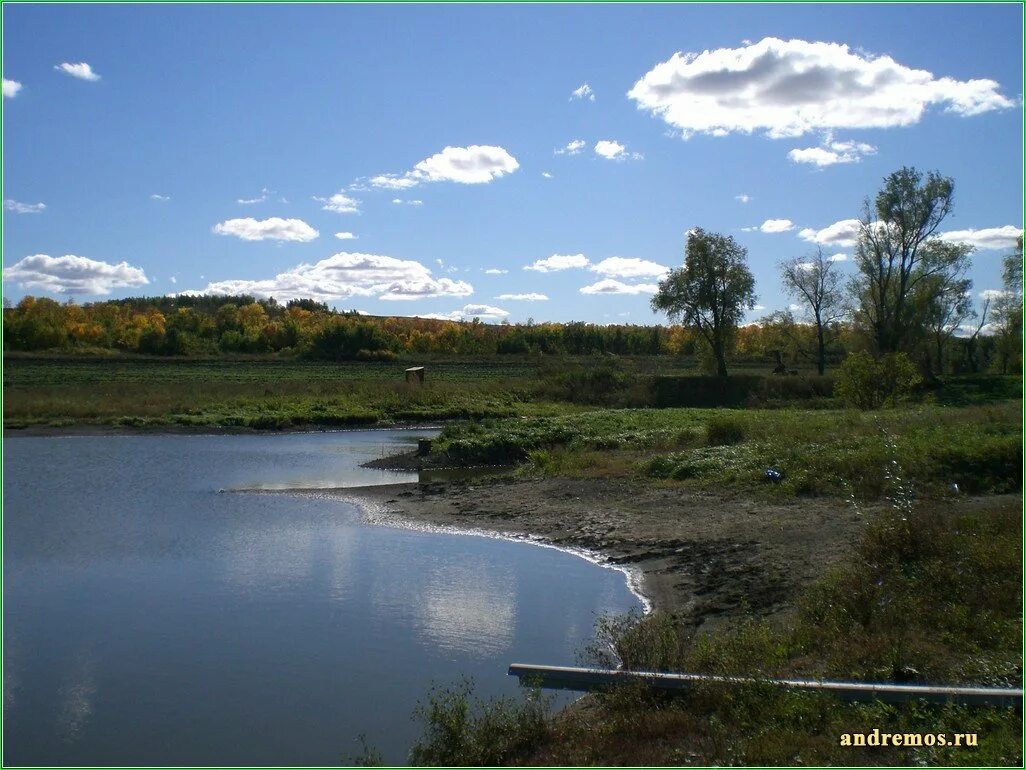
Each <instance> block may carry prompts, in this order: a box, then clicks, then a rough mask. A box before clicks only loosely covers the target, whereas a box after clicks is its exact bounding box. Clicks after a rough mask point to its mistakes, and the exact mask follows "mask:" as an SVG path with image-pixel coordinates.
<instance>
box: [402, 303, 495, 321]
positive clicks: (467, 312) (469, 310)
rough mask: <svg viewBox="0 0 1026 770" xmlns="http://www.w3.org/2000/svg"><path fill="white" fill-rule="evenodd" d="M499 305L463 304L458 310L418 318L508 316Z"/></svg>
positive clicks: (468, 319) (490, 318)
mask: <svg viewBox="0 0 1026 770" xmlns="http://www.w3.org/2000/svg"><path fill="white" fill-rule="evenodd" d="M508 315H509V313H507V312H506V311H505V310H503V309H502V308H501V307H493V306H492V305H464V306H463V308H462V309H460V310H453V311H452V312H451V313H426V314H424V315H421V316H418V317H419V318H435V319H437V320H439V321H471V320H473V319H475V318H479V319H481V320H484V321H494V320H498V319H500V318H505V317H506V316H508Z"/></svg>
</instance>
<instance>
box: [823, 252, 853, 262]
mask: <svg viewBox="0 0 1026 770" xmlns="http://www.w3.org/2000/svg"><path fill="white" fill-rule="evenodd" d="M827 261H828V262H847V261H848V255H847V254H844V253H843V252H838V253H837V254H831V255H830V256H829V257H827Z"/></svg>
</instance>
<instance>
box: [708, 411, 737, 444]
mask: <svg viewBox="0 0 1026 770" xmlns="http://www.w3.org/2000/svg"><path fill="white" fill-rule="evenodd" d="M744 440H745V429H744V426H743V425H741V422H740V421H739V420H736V419H734V418H733V417H713V418H712V419H711V420H709V423H708V424H707V425H706V426H705V441H706V443H707V444H708V445H709V446H728V445H730V444H740V443H741V442H742V441H744Z"/></svg>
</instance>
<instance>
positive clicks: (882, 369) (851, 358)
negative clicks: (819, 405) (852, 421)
mask: <svg viewBox="0 0 1026 770" xmlns="http://www.w3.org/2000/svg"><path fill="white" fill-rule="evenodd" d="M921 379H922V378H921V377H920V376H919V373H918V371H916V366H915V364H913V363H912V361H911V359H909V357H908V356H907V355H905V354H904V353H888V354H887V355H884V356H881V357H880V358H873V357H872V356H871V355H870V354H869V353H866V352H865V351H858V352H855V353H851V354H849V355H848V357H847V358H845V359H844V361H843V362H842V363H841V367H840V370H839V371H838V373H837V379H836V384H835V386H834V392H835V394H836V395H837V396H838V397H839V398H840V399H841V400H842V401H843V402H844V403H845V404H846V405H847V406H852V407H855V408H856V409H879V408H880V407H881V406H893V405H894V404H896V403H897V402H898V401H900V400H902V399H904V398H907V397H908V396H909V395H910V394H911V393H912V391H913V389H914V388H915V387H916V386H917V385H918V384H919V383H920V381H921Z"/></svg>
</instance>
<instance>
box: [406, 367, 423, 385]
mask: <svg viewBox="0 0 1026 770" xmlns="http://www.w3.org/2000/svg"><path fill="white" fill-rule="evenodd" d="M406 381H407V382H416V383H417V384H418V385H423V384H424V367H423V366H411V367H410V368H409V369H407V370H406Z"/></svg>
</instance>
